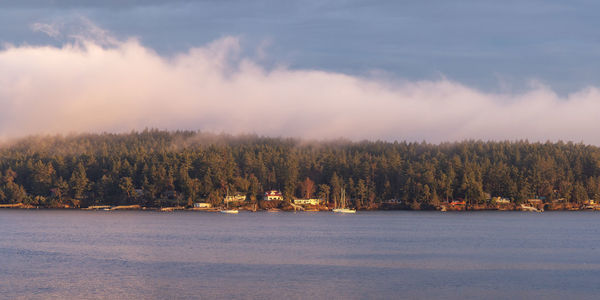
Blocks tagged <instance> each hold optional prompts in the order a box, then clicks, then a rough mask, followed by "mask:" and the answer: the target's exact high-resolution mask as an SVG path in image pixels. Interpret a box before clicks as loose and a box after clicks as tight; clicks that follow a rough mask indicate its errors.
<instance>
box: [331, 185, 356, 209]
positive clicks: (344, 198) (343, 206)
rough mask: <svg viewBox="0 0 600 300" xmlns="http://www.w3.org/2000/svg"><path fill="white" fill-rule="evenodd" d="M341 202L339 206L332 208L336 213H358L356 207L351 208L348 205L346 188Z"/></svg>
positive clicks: (342, 193)
mask: <svg viewBox="0 0 600 300" xmlns="http://www.w3.org/2000/svg"><path fill="white" fill-rule="evenodd" d="M339 204H340V205H339V207H336V208H334V209H333V210H332V211H333V212H334V213H341V214H355V213H356V209H351V208H347V207H346V190H344V189H342V192H341V197H340V203H339Z"/></svg>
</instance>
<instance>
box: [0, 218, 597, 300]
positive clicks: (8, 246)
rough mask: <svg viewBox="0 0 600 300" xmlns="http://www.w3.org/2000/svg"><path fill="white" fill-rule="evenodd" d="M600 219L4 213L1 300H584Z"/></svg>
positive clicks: (0, 221)
mask: <svg viewBox="0 0 600 300" xmlns="http://www.w3.org/2000/svg"><path fill="white" fill-rule="evenodd" d="M598 224H600V213H598V212H545V213H542V214H537V213H523V212H472V213H451V212H447V213H441V212H358V213H357V214H356V215H334V214H332V213H327V212H320V213H296V214H295V213H284V212H281V213H269V212H257V213H251V212H241V213H240V214H239V215H223V214H219V213H203V212H174V213H159V212H149V211H131V212H126V211H65V210H39V211H36V210H0V292H1V294H0V297H6V298H19V297H21V298H60V299H64V298H71V299H73V298H110V299H131V298H144V299H165V298H168V299H178V298H183V299H185V298H209V299H211V298H228V299H229V298H234V299H247V298H251V299H257V298H258V299H265V298H266V299H315V298H316V299H399V298H400V299H431V298H444V299H465V298H474V299H483V298H487V299H489V298H503V299H515V298H517V299H529V298H546V299H564V298H571V299H584V298H590V299H592V298H596V297H597V295H598V294H599V293H600V255H599V254H600V227H599V226H598Z"/></svg>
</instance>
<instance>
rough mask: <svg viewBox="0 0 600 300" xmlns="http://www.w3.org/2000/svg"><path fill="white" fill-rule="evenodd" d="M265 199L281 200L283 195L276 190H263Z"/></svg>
mask: <svg viewBox="0 0 600 300" xmlns="http://www.w3.org/2000/svg"><path fill="white" fill-rule="evenodd" d="M263 200H265V201H273V200H283V195H282V194H281V192H280V191H278V190H270V191H268V192H265V197H264V198H263Z"/></svg>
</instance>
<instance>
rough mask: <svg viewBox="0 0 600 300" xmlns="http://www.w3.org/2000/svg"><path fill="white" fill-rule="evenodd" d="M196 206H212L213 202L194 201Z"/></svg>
mask: <svg viewBox="0 0 600 300" xmlns="http://www.w3.org/2000/svg"><path fill="white" fill-rule="evenodd" d="M194 207H195V208H211V207H212V204H210V203H206V202H196V203H194Z"/></svg>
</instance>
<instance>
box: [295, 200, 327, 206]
mask: <svg viewBox="0 0 600 300" xmlns="http://www.w3.org/2000/svg"><path fill="white" fill-rule="evenodd" d="M320 202H321V199H294V204H298V205H319V203H320Z"/></svg>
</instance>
